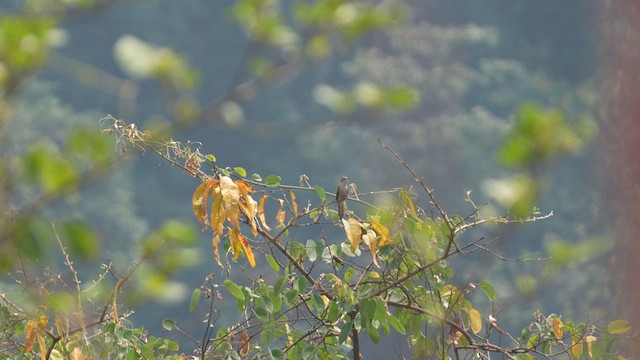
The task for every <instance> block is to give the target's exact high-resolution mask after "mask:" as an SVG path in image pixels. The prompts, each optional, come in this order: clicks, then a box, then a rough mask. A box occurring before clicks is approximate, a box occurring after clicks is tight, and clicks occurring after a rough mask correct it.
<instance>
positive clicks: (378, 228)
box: [371, 220, 391, 247]
mask: <svg viewBox="0 0 640 360" xmlns="http://www.w3.org/2000/svg"><path fill="white" fill-rule="evenodd" d="M371 227H373V230H374V231H375V232H376V234H378V235H380V242H379V243H378V246H379V247H383V246H385V245H387V244H389V243H390V242H391V238H390V237H389V229H387V227H386V226H384V225H382V224H381V223H380V221H378V220H373V221H371Z"/></svg>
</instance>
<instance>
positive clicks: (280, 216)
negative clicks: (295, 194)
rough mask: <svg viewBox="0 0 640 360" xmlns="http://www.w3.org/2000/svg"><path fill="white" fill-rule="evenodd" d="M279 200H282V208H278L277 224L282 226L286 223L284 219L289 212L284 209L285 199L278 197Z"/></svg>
mask: <svg viewBox="0 0 640 360" xmlns="http://www.w3.org/2000/svg"><path fill="white" fill-rule="evenodd" d="M278 201H280V210H278V214H276V226H278V227H280V226H282V225H284V219H285V217H286V216H287V213H285V211H284V200H282V199H278Z"/></svg>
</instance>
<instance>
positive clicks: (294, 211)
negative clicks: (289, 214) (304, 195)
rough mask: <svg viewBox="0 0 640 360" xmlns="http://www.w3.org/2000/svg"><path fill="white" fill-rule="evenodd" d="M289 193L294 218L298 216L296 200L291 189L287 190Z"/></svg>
mask: <svg viewBox="0 0 640 360" xmlns="http://www.w3.org/2000/svg"><path fill="white" fill-rule="evenodd" d="M289 193H290V194H291V207H293V216H294V219H295V218H296V217H297V216H298V203H297V202H296V194H295V193H294V192H293V191H290V192H289Z"/></svg>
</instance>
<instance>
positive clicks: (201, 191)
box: [191, 179, 219, 228]
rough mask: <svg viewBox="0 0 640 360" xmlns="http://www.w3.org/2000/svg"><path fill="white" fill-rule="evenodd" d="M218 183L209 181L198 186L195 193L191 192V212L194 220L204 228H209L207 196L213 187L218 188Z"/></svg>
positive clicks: (212, 180)
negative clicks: (194, 217)
mask: <svg viewBox="0 0 640 360" xmlns="http://www.w3.org/2000/svg"><path fill="white" fill-rule="evenodd" d="M218 183H219V181H218V180H217V179H209V180H207V181H205V182H203V183H202V184H200V185H199V186H198V187H197V188H196V191H194V192H193V198H192V200H191V202H192V204H193V212H194V214H195V215H196V219H198V221H200V222H201V223H203V224H204V226H205V228H207V227H209V226H210V224H209V219H208V216H207V205H208V202H209V195H210V194H211V190H212V189H213V188H214V187H217V186H218Z"/></svg>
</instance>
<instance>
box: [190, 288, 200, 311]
mask: <svg viewBox="0 0 640 360" xmlns="http://www.w3.org/2000/svg"><path fill="white" fill-rule="evenodd" d="M201 295H202V290H201V289H200V288H197V289H194V290H193V292H192V293H191V301H189V312H193V310H195V309H196V306H198V303H199V302H200V296H201Z"/></svg>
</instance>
